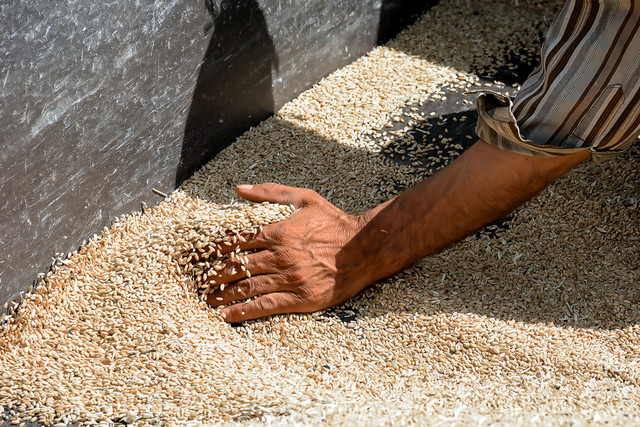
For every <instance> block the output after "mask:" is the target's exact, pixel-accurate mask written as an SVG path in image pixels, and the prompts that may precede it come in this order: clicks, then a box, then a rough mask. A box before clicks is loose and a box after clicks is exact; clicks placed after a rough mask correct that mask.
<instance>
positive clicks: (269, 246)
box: [207, 183, 375, 322]
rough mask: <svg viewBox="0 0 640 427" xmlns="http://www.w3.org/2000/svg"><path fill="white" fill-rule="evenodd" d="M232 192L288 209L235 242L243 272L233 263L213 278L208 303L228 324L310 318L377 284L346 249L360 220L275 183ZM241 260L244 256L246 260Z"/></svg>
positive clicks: (302, 191) (311, 193) (308, 192)
mask: <svg viewBox="0 0 640 427" xmlns="http://www.w3.org/2000/svg"><path fill="white" fill-rule="evenodd" d="M236 191H237V193H238V194H239V195H240V196H241V197H243V198H245V199H247V200H251V201H254V202H263V201H269V202H274V203H280V204H285V205H289V204H291V205H293V206H294V207H295V208H296V211H295V212H294V213H293V214H292V215H291V216H290V217H289V218H288V219H286V220H285V221H282V222H279V223H274V224H269V225H267V226H265V227H263V229H262V231H261V232H259V233H257V234H255V235H252V236H249V237H248V238H247V239H246V242H241V243H239V247H240V249H241V250H256V252H255V253H252V254H249V255H247V256H246V261H247V262H246V263H245V267H246V268H247V270H249V272H250V273H251V277H246V273H245V272H243V271H241V268H240V267H241V263H240V261H238V260H232V261H229V262H228V263H227V265H226V266H225V268H223V269H222V270H221V271H220V272H219V273H218V276H216V278H215V283H216V284H217V285H220V284H225V286H224V287H223V288H224V289H222V290H220V289H219V288H218V289H216V290H214V291H213V292H212V293H210V294H209V295H208V297H207V302H208V303H209V304H210V305H212V306H214V307H218V306H220V305H227V304H229V303H232V302H234V301H240V300H246V299H248V298H251V297H257V298H255V299H253V300H251V301H248V302H239V303H235V304H232V305H230V306H228V307H225V308H224V309H223V311H222V314H223V317H224V318H225V319H226V320H227V321H228V322H240V321H244V320H250V319H256V318H259V317H264V316H269V315H272V314H279V313H294V312H311V311H316V310H320V309H322V308H326V307H329V306H332V305H335V304H339V303H341V302H343V301H345V300H347V299H348V298H350V297H352V296H354V295H355V294H357V293H358V292H360V291H361V290H362V289H364V288H365V287H367V286H368V285H370V284H372V283H373V282H374V281H375V279H373V278H372V277H371V276H369V275H368V274H367V272H366V270H367V269H366V266H365V265H364V264H363V262H362V261H363V260H362V259H361V257H360V254H358V253H356V252H357V251H345V250H344V248H345V247H346V246H347V245H348V243H349V242H350V241H351V240H352V239H353V238H354V236H355V235H356V234H357V233H358V232H359V231H360V230H361V228H362V226H363V224H362V219H361V218H360V217H355V216H351V215H347V214H345V213H344V212H342V211H341V210H340V209H338V208H337V207H335V206H333V205H332V204H331V203H329V202H328V201H326V200H325V199H324V198H322V197H321V196H319V195H318V194H317V193H315V192H314V191H312V190H308V189H302V188H293V187H286V186H283V185H278V184H273V183H269V184H258V185H253V186H251V185H240V186H238V187H237V189H236ZM243 258H244V257H243Z"/></svg>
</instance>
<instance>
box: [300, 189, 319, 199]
mask: <svg viewBox="0 0 640 427" xmlns="http://www.w3.org/2000/svg"><path fill="white" fill-rule="evenodd" d="M301 193H302V194H301V196H302V200H304V201H305V202H313V201H315V200H317V199H318V197H320V196H319V195H318V193H316V192H315V191H313V190H311V189H310V188H305V189H304V190H301Z"/></svg>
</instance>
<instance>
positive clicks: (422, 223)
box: [208, 140, 590, 322]
mask: <svg viewBox="0 0 640 427" xmlns="http://www.w3.org/2000/svg"><path fill="white" fill-rule="evenodd" d="M589 156H590V154H589V152H588V150H586V149H585V150H584V151H580V152H577V153H574V154H571V155H566V156H561V157H555V158H542V157H530V156H524V155H520V154H515V153H513V152H509V151H505V150H501V149H499V148H497V147H494V146H491V145H489V144H487V143H485V142H484V141H482V140H479V141H478V142H476V143H475V144H474V145H473V146H472V147H471V148H470V149H468V150H467V151H466V152H465V153H463V154H462V155H461V156H460V157H459V158H457V159H456V160H455V161H453V162H452V163H451V164H450V165H449V166H447V167H445V168H444V169H442V170H440V171H439V172H437V173H436V174H435V175H433V176H431V177H430V178H428V179H426V180H424V181H422V182H420V183H419V184H417V185H416V186H414V187H412V188H410V189H408V190H406V191H404V192H402V193H401V194H400V195H398V196H396V197H395V198H393V199H391V200H389V201H387V202H385V203H383V204H381V205H379V206H377V207H375V208H374V209H371V210H370V211H368V212H365V213H364V214H362V215H360V216H352V215H347V214H346V213H344V212H342V211H341V210H340V209H338V208H337V207H335V206H333V205H332V204H331V203H329V202H328V201H326V200H325V199H324V198H322V197H321V196H319V195H318V194H316V193H315V192H314V191H312V190H308V189H302V188H293V187H286V186H282V185H278V184H274V183H268V184H258V185H240V186H238V187H237V189H236V191H237V193H238V194H239V195H240V196H241V197H243V198H245V199H247V200H251V201H254V202H263V201H269V202H275V203H282V204H287V205H288V204H292V205H294V206H295V207H296V211H295V212H294V213H293V214H292V215H291V216H290V217H289V218H288V219H287V220H285V221H282V222H280V223H275V224H271V225H267V226H265V227H264V228H263V230H262V231H261V232H260V233H258V234H257V235H253V236H251V237H250V238H249V239H248V240H247V242H246V243H241V244H240V248H241V249H243V250H245V249H253V250H257V252H255V253H253V254H251V255H248V264H247V269H248V270H249V271H250V272H251V274H252V277H250V278H246V276H245V273H244V272H242V271H241V270H240V268H239V265H236V264H228V265H227V267H226V268H225V269H223V270H221V272H222V276H221V277H218V278H216V283H217V284H221V283H225V284H226V286H225V287H224V290H222V291H220V290H218V291H215V292H214V293H212V294H210V295H209V297H208V302H209V304H210V305H212V306H215V307H217V306H220V305H227V304H230V303H231V302H233V301H238V300H244V299H246V298H249V297H255V296H258V298H256V299H254V300H252V301H249V302H246V303H245V302H242V303H236V304H232V305H229V306H227V307H225V308H224V309H223V311H222V313H223V316H224V317H225V319H226V320H227V321H228V322H241V321H245V320H250V319H256V318H260V317H265V316H269V315H273V314H279V313H294V312H311V311H316V310H320V309H323V308H326V307H330V306H333V305H336V304H339V303H341V302H343V301H345V300H347V299H349V298H351V297H352V296H354V295H356V294H357V293H359V292H360V291H362V290H363V289H365V288H366V287H368V286H370V285H372V284H374V283H376V282H378V281H379V280H381V279H383V278H385V277H388V276H391V275H392V274H395V273H397V272H399V271H401V270H403V269H405V268H407V267H408V266H410V265H411V264H413V263H414V262H416V261H418V260H419V259H421V258H424V257H425V256H427V255H429V254H432V253H434V252H437V251H439V250H441V249H443V248H445V247H447V246H449V245H450V244H452V243H454V242H456V241H458V240H460V239H462V238H464V237H465V236H467V235H469V234H470V233H472V232H474V231H475V230H477V229H478V228H480V227H482V226H483V225H486V224H489V223H491V222H493V221H495V220H496V219H498V218H500V217H502V216H504V215H506V214H507V213H509V212H511V211H512V210H514V209H516V208H517V207H518V206H520V205H522V204H523V203H524V202H526V201H527V200H529V199H531V198H532V197H534V196H535V195H537V194H538V193H539V192H540V191H542V190H543V189H544V188H545V187H546V186H547V185H549V184H550V183H551V182H553V181H554V180H556V179H557V178H559V177H560V176H562V175H563V174H565V173H567V172H568V171H570V170H571V169H572V168H574V167H575V166H576V165H578V164H579V163H580V162H582V161H583V160H585V159H587V158H589ZM230 249H234V248H229V250H230ZM233 269H235V270H236V271H239V273H236V274H234V275H231V272H232V270H233Z"/></svg>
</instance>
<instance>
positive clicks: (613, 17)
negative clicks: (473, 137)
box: [476, 0, 640, 162]
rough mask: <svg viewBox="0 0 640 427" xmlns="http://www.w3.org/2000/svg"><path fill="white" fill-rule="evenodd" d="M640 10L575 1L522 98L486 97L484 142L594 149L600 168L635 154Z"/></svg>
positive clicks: (634, 1)
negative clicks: (628, 153)
mask: <svg viewBox="0 0 640 427" xmlns="http://www.w3.org/2000/svg"><path fill="white" fill-rule="evenodd" d="M639 9H640V1H638V0H599V1H597V0H592V1H580V0H569V1H567V3H565V5H564V7H563V9H562V11H561V12H560V14H559V15H558V17H557V18H556V20H555V21H554V23H553V24H552V25H551V27H550V28H549V31H548V33H547V37H546V40H545V43H544V44H543V46H542V51H541V61H540V65H539V66H538V68H537V69H536V70H535V71H534V72H533V73H532V74H531V75H530V76H529V78H528V79H527V81H526V82H525V84H524V85H523V86H522V89H521V90H520V92H519V94H518V95H517V97H516V98H515V100H514V101H512V100H511V99H509V98H508V97H505V96H502V95H500V94H497V93H494V92H484V93H482V94H481V95H480V96H479V97H478V100H477V107H478V124H477V126H476V132H477V133H478V136H479V137H480V138H481V139H483V140H484V141H486V142H488V143H490V144H493V145H496V146H498V147H500V148H503V149H506V150H510V151H514V152H517V153H521V154H526V155H532V156H544V157H555V156H561V155H565V154H571V153H574V152H576V151H580V150H584V149H589V151H590V152H591V155H592V159H593V160H594V161H596V162H598V161H601V160H603V159H606V158H607V157H610V156H612V155H614V154H615V153H617V152H620V151H622V150H624V149H626V148H628V147H629V146H630V145H631V144H632V142H633V141H635V140H636V139H637V138H638V135H640V10H639Z"/></svg>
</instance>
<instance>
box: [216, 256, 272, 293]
mask: <svg viewBox="0 0 640 427" xmlns="http://www.w3.org/2000/svg"><path fill="white" fill-rule="evenodd" d="M247 270H248V271H249V274H247ZM277 271H278V268H277V267H276V264H275V259H274V255H273V253H271V252H269V251H259V252H255V253H252V254H249V255H239V256H236V257H235V258H232V259H229V260H227V261H226V262H225V263H224V264H222V268H221V269H220V270H218V271H216V272H215V273H214V272H212V274H211V276H209V279H208V281H209V282H211V283H212V284H215V285H222V284H226V283H231V282H235V281H238V280H241V279H244V278H245V277H251V276H252V275H258V274H269V273H277Z"/></svg>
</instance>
